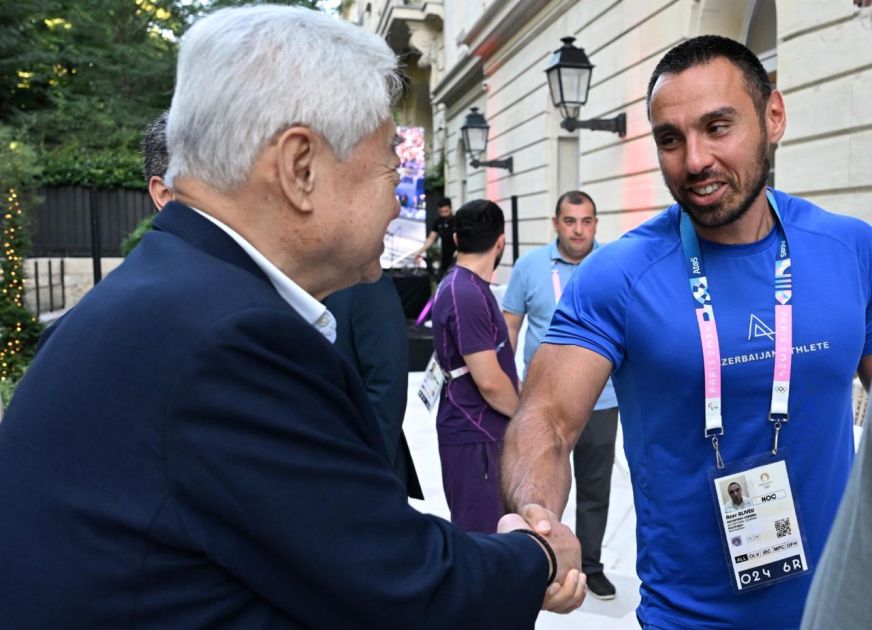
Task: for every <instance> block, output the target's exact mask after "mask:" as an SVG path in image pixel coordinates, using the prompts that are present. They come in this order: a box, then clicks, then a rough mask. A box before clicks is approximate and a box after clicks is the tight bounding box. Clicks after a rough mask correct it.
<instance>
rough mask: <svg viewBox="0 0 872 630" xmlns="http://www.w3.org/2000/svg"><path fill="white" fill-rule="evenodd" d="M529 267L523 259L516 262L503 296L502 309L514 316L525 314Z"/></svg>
mask: <svg viewBox="0 0 872 630" xmlns="http://www.w3.org/2000/svg"><path fill="white" fill-rule="evenodd" d="M529 267H530V266H529V265H528V264H526V261H525V259H524V258H521V259H520V260H518V262H517V263H516V264H515V268H514V269H513V270H512V276H511V278H509V286H508V288H506V294H505V295H504V296H503V304H502V309H503V310H504V311H508V312H510V313H514V314H515V315H526V314H527V299H526V298H527V275H528V273H527V272H528V270H529Z"/></svg>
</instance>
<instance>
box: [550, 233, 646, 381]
mask: <svg viewBox="0 0 872 630" xmlns="http://www.w3.org/2000/svg"><path fill="white" fill-rule="evenodd" d="M621 249H622V248H621V247H618V246H616V244H613V245H611V246H608V247H602V248H599V249H597V250H596V251H595V252H593V253H592V254H590V256H588V257H587V258H586V259H585V260H584V262H582V263H581V265H579V266H578V269H576V271H575V273H573V274H572V278H571V279H570V281H569V283H568V284H567V285H566V288H565V289H564V291H563V295H562V296H561V298H560V302H559V303H558V305H557V310H556V311H555V313H554V317H553V319H552V320H551V327H550V328H549V329H548V333H547V334H546V335H545V343H553V344H558V345H575V346H580V347H582V348H587V349H588V350H593V351H594V352H596V353H598V354H601V355H602V356H604V357H606V358H607V359H608V360H609V361H611V362H612V364H613V366H614V368H613V369H614V370H617V369H618V368H619V367H620V366H621V363H622V362H623V360H624V356H625V341H626V304H627V301H628V298H629V295H630V280H629V277H628V274H627V273H626V270H625V269H623V267H622V265H621V259H622V256H621V251H620V250H621Z"/></svg>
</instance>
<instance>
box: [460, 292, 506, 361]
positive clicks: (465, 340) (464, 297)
mask: <svg viewBox="0 0 872 630" xmlns="http://www.w3.org/2000/svg"><path fill="white" fill-rule="evenodd" d="M452 286H453V288H454V290H455V291H456V293H455V300H456V304H457V312H456V313H455V320H454V325H455V327H456V330H455V331H454V332H455V339H457V349H458V350H459V351H460V354H462V355H467V354H473V353H474V352H481V351H482V350H496V343H497V342H496V331H495V326H494V323H493V319H492V316H491V310H492V309H491V307H490V305H489V304H488V300H487V298H488V296H487V295H485V293H484V290H483V289H481V288H480V287H478V286H476V285H472V284H466V283H462V284H461V283H460V282H456V283H454V284H453V285H452Z"/></svg>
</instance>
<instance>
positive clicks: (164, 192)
mask: <svg viewBox="0 0 872 630" xmlns="http://www.w3.org/2000/svg"><path fill="white" fill-rule="evenodd" d="M148 194H149V195H151V200H152V202H154V206H155V208H157V209H158V211H160V210H163V207H164V206H165V205H167V204H168V203H169V202H171V201H172V200H173V191H172V190H170V189H169V188H167V185H166V184H164V181H163V179H161V178H160V177H158V176H157V175H152V176H151V177H150V178H149V179H148Z"/></svg>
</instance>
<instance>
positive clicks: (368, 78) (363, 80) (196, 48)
mask: <svg viewBox="0 0 872 630" xmlns="http://www.w3.org/2000/svg"><path fill="white" fill-rule="evenodd" d="M396 69H397V58H396V56H395V55H394V53H393V52H392V51H391V49H390V48H389V47H388V45H387V44H386V43H385V41H384V40H383V39H382V38H380V37H378V36H377V35H374V34H372V33H367V32H366V31H364V30H363V29H361V28H358V27H356V26H353V25H352V24H350V23H348V22H342V21H340V20H338V19H334V18H332V17H330V16H328V15H326V14H324V13H320V12H318V11H313V10H311V9H304V8H301V7H290V6H278V5H254V6H246V7H238V8H229V9H222V10H219V11H216V12H215V13H212V14H211V15H209V16H207V17H205V18H203V19H201V20H199V21H198V22H196V23H195V24H194V25H193V26H192V27H191V28H190V30H188V32H187V33H186V34H185V36H184V38H183V39H182V44H181V50H180V52H179V62H178V70H177V73H176V90H175V94H174V95H173V101H172V106H171V107H170V113H169V118H168V121H167V147H168V149H169V153H170V164H169V168H168V169H167V173H166V177H165V181H166V182H167V183H168V185H170V186H171V185H172V182H173V179H174V178H176V177H180V176H188V177H193V178H195V179H198V180H200V181H203V182H205V183H207V184H209V185H211V186H214V187H215V188H217V189H219V190H232V189H233V188H235V187H237V186H239V185H241V184H243V183H244V182H245V181H246V179H247V178H248V175H249V174H250V172H251V168H252V166H253V164H254V161H255V160H256V159H257V157H258V155H260V152H261V150H262V149H263V147H264V146H265V145H266V143H267V142H269V141H270V140H271V139H272V138H274V137H275V135H276V134H277V133H279V132H280V131H282V130H283V129H286V128H288V127H289V126H291V125H303V126H306V127H308V128H310V129H312V130H313V131H315V132H316V133H318V134H320V135H321V136H322V137H323V138H324V139H325V141H326V142H327V143H328V144H329V145H330V147H331V148H332V149H333V152H334V153H335V154H336V155H337V157H338V158H339V159H340V160H344V159H346V158H347V157H348V156H349V155H350V154H351V151H352V150H353V149H354V147H355V146H356V145H357V143H358V142H359V141H360V140H362V139H363V138H364V137H366V136H367V135H369V134H371V133H372V132H373V131H375V130H376V129H377V128H378V127H379V126H380V125H381V124H383V123H384V122H385V121H386V120H387V119H388V118H390V116H391V105H392V104H393V101H394V98H395V96H396V95H397V93H398V91H399V88H400V79H399V77H398V75H397V71H396Z"/></svg>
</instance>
